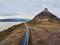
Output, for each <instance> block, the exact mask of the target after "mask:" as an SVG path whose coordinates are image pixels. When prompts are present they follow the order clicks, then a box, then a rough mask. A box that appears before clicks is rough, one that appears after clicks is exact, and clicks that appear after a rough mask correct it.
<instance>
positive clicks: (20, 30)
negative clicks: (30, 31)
mask: <svg viewBox="0 0 60 45" xmlns="http://www.w3.org/2000/svg"><path fill="white" fill-rule="evenodd" d="M25 31H26V30H25V25H24V24H23V23H22V24H18V25H14V26H12V27H10V28H8V29H6V30H5V31H2V32H0V45H18V44H19V43H20V41H21V40H22V38H23V36H24V34H25Z"/></svg>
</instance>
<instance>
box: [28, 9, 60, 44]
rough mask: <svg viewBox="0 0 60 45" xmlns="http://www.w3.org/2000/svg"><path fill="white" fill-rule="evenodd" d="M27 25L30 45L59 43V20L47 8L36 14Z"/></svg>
mask: <svg viewBox="0 0 60 45" xmlns="http://www.w3.org/2000/svg"><path fill="white" fill-rule="evenodd" d="M58 22H59V23H58ZM27 25H28V26H29V27H30V31H31V35H30V39H31V40H32V45H60V21H59V18H58V17H56V16H55V15H53V14H52V13H50V12H49V11H48V9H45V10H44V11H42V12H41V13H39V14H38V15H36V16H35V17H34V18H33V20H31V21H29V22H27Z"/></svg>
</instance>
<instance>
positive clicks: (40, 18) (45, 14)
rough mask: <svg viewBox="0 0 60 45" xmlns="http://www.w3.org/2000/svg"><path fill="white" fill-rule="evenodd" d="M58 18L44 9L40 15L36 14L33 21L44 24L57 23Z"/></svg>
mask: <svg viewBox="0 0 60 45" xmlns="http://www.w3.org/2000/svg"><path fill="white" fill-rule="evenodd" d="M58 20H59V18H58V17H56V16H55V15H54V14H52V13H51V12H49V10H48V9H47V8H45V9H44V10H43V11H42V12H41V13H39V14H37V15H36V16H35V17H34V19H33V21H40V22H46V21H58Z"/></svg>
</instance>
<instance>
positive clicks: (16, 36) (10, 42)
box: [0, 24, 30, 45]
mask: <svg viewBox="0 0 60 45" xmlns="http://www.w3.org/2000/svg"><path fill="white" fill-rule="evenodd" d="M25 26H26V32H25V34H24V38H23V39H22V36H20V35H21V34H20V32H21V31H20V30H19V28H18V29H16V30H15V31H13V33H12V34H11V35H10V36H9V37H7V38H6V39H4V40H3V41H1V42H0V45H28V41H29V34H30V31H29V27H28V26H27V25H26V24H25ZM22 35H23V33H22ZM20 38H21V39H22V41H21V43H20ZM17 42H18V43H17ZM19 43H20V44H19Z"/></svg>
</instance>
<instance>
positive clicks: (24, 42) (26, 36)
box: [19, 23, 30, 45]
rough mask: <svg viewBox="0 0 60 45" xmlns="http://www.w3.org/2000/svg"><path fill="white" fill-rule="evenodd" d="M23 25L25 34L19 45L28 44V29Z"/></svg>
mask: <svg viewBox="0 0 60 45" xmlns="http://www.w3.org/2000/svg"><path fill="white" fill-rule="evenodd" d="M24 25H25V26H26V33H25V35H24V38H23V40H22V41H21V43H20V44H19V45H28V42H29V36H30V29H29V27H28V26H27V25H26V24H25V23H24Z"/></svg>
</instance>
